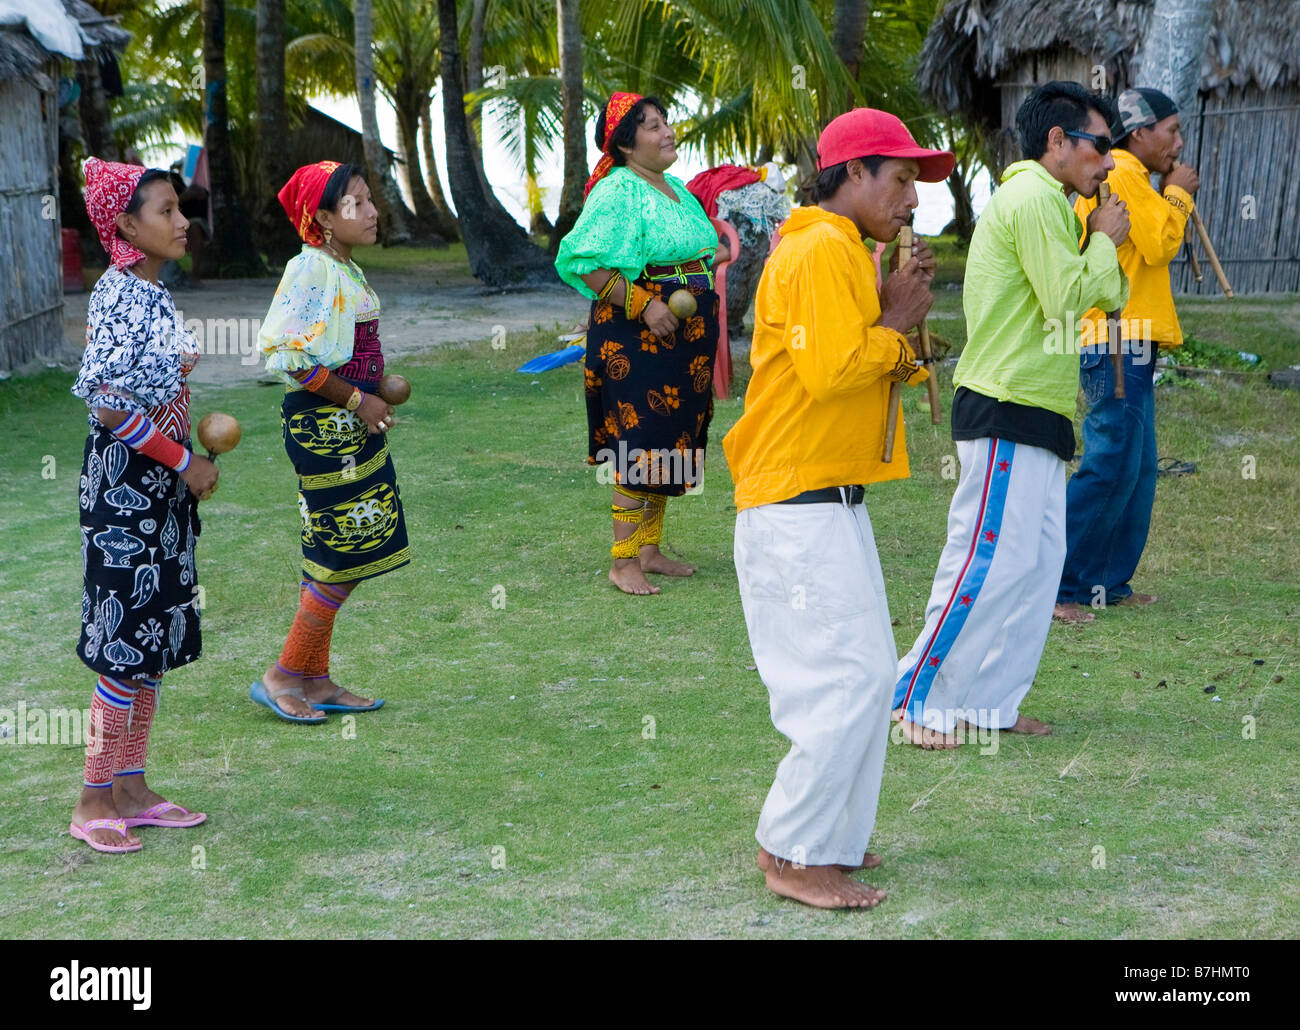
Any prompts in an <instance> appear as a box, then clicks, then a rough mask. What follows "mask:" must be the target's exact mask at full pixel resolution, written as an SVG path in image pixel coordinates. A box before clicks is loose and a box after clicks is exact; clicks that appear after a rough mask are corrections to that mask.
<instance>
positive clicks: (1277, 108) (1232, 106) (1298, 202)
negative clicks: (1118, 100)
mask: <svg viewBox="0 0 1300 1030" xmlns="http://www.w3.org/2000/svg"><path fill="white" fill-rule="evenodd" d="M1183 135H1184V136H1185V137H1186V139H1187V148H1186V150H1185V151H1184V159H1185V160H1186V161H1187V163H1188V164H1190V165H1192V166H1194V167H1195V168H1196V170H1197V172H1198V173H1200V176H1201V189H1200V191H1199V192H1198V193H1197V195H1196V202H1197V207H1198V208H1199V210H1200V212H1201V218H1202V220H1203V221H1204V222H1205V228H1206V230H1207V231H1208V232H1209V235H1210V242H1212V243H1213V244H1214V249H1215V252H1216V253H1217V254H1218V255H1219V263H1220V264H1221V265H1223V270H1224V272H1225V273H1227V276H1228V281H1229V282H1230V283H1231V284H1232V288H1233V289H1234V290H1235V291H1236V292H1237V293H1295V292H1297V291H1300V87H1296V86H1276V87H1274V88H1273V89H1270V90H1268V91H1264V90H1260V89H1257V88H1255V87H1254V86H1250V87H1247V88H1245V89H1237V88H1234V89H1232V90H1230V91H1229V92H1227V93H1226V94H1225V95H1224V96H1222V97H1220V96H1218V95H1215V94H1210V95H1208V96H1206V95H1204V94H1203V95H1202V97H1201V112H1200V114H1199V116H1197V117H1195V118H1193V119H1190V124H1188V125H1186V126H1185V127H1184V129H1183ZM1252 207H1253V210H1252ZM1252 214H1253V216H1254V217H1253V218H1252V217H1250V216H1251V215H1252ZM1188 232H1189V234H1192V235H1194V233H1192V230H1191V227H1190V226H1189V227H1188ZM1196 253H1197V257H1198V258H1199V259H1200V262H1201V274H1202V276H1203V277H1204V281H1203V282H1202V283H1201V284H1200V285H1197V283H1196V280H1195V279H1193V278H1192V273H1191V269H1190V268H1189V267H1188V264H1187V261H1186V249H1184V250H1183V251H1182V252H1180V254H1179V257H1178V259H1177V260H1176V261H1175V262H1174V264H1173V265H1172V266H1171V270H1172V273H1173V283H1174V292H1175V293H1193V294H1211V295H1217V294H1219V293H1220V290H1219V285H1218V282H1217V280H1216V279H1215V278H1214V273H1213V272H1212V271H1211V270H1210V267H1209V263H1208V262H1207V261H1206V260H1205V254H1204V251H1203V250H1202V249H1201V248H1200V246H1199V245H1198V246H1197V250H1196Z"/></svg>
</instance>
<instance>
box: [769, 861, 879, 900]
mask: <svg viewBox="0 0 1300 1030" xmlns="http://www.w3.org/2000/svg"><path fill="white" fill-rule="evenodd" d="M758 867H759V868H760V869H762V870H763V876H764V877H765V878H766V880H767V887H768V890H770V891H771V892H772V893H773V894H779V895H780V896H781V897H783V898H793V899H794V900H795V901H802V902H803V903H804V904H805V905H811V906H812V907H813V908H875V907H876V906H877V905H879V904H880V903H881V902H882V901H884V900H885V898H886V897H888V895H886V894H885V892H884V891H882V890H877V889H876V888H875V887H869V886H867V885H866V884H865V883H858V881H857V880H853V879H850V878H849V877H848V876H845V875H844V873H843V872H841V871H840V869H839V868H838V867H836V866H833V865H808V866H802V867H800V866H797V865H796V864H795V863H794V862H789V861H786V860H784V859H780V858H777V857H776V856H775V855H772V854H769V853H768V852H767V851H766V850H765V849H761V848H760V849H759V852H758Z"/></svg>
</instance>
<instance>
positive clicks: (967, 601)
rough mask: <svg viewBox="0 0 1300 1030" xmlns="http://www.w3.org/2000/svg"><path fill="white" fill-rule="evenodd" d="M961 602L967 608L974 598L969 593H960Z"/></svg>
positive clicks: (973, 601)
mask: <svg viewBox="0 0 1300 1030" xmlns="http://www.w3.org/2000/svg"><path fill="white" fill-rule="evenodd" d="M961 603H962V604H963V605H965V606H966V607H967V608H969V607H970V606H971V605H972V604H974V603H975V598H973V597H971V595H970V594H962V595H961Z"/></svg>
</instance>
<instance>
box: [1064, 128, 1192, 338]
mask: <svg viewBox="0 0 1300 1030" xmlns="http://www.w3.org/2000/svg"><path fill="white" fill-rule="evenodd" d="M1111 153H1112V154H1114V155H1115V167H1114V169H1113V170H1112V171H1111V173H1110V175H1109V176H1107V178H1106V182H1108V183H1109V184H1110V188H1111V191H1112V192H1113V193H1115V194H1117V195H1118V196H1119V199H1120V200H1122V201H1124V203H1126V204H1127V205H1128V213H1129V233H1128V239H1126V240H1125V241H1124V242H1123V243H1121V244H1120V245H1119V264H1120V267H1121V268H1122V269H1124V274H1125V275H1126V276H1128V281H1129V300H1128V304H1127V305H1126V306H1125V308H1124V315H1123V322H1122V324H1121V332H1122V333H1123V335H1124V339H1126V340H1133V339H1137V340H1141V339H1143V338H1144V337H1148V339H1149V341H1152V342H1156V343H1159V344H1160V345H1161V346H1162V347H1166V348H1169V347H1177V346H1178V345H1179V344H1181V343H1182V342H1183V330H1182V327H1181V326H1179V324H1178V312H1176V311H1175V310H1174V294H1173V290H1172V288H1171V287H1170V284H1169V262H1171V261H1173V259H1174V258H1175V257H1177V256H1178V248H1179V247H1181V246H1182V245H1183V230H1184V229H1186V228H1187V219H1188V218H1190V217H1191V214H1192V196H1191V194H1190V193H1188V192H1187V191H1186V190H1184V189H1182V188H1181V187H1179V186H1166V187H1165V192H1164V195H1163V196H1162V195H1161V194H1159V193H1157V192H1156V191H1155V189H1154V188H1153V187H1152V185H1151V173H1150V172H1148V171H1147V169H1146V166H1145V165H1144V164H1143V163H1142V162H1141V161H1139V160H1138V159H1137V158H1136V157H1134V156H1133V155H1132V154H1130V153H1129V152H1128V151H1127V150H1124V149H1122V148H1118V147H1117V148H1116V149H1114V150H1112V151H1111ZM1096 206H1097V200H1096V198H1095V197H1094V198H1093V199H1091V200H1088V199H1085V198H1083V197H1079V198H1078V199H1076V200H1075V202H1074V212H1075V214H1077V215H1078V216H1079V221H1081V222H1083V224H1084V225H1085V226H1086V225H1087V224H1088V215H1090V214H1091V213H1092V211H1093V209H1094V208H1095V207H1096ZM1085 238H1086V235H1085ZM1105 318H1106V316H1105V315H1104V314H1103V313H1102V312H1101V311H1099V310H1098V309H1097V308H1093V309H1092V310H1091V311H1089V312H1088V313H1087V314H1086V315H1084V316H1083V320H1084V321H1085V322H1091V323H1092V326H1091V327H1089V328H1085V332H1084V339H1083V341H1082V343H1083V345H1084V346H1088V345H1091V344H1094V343H1101V342H1103V341H1104V340H1105V339H1106V336H1105V333H1106V329H1105V325H1104V321H1105ZM1148 323H1149V324H1148Z"/></svg>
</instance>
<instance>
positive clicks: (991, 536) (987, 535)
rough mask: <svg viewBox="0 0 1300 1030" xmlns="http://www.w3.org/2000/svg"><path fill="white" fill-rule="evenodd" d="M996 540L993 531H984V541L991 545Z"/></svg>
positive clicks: (996, 536)
mask: <svg viewBox="0 0 1300 1030" xmlns="http://www.w3.org/2000/svg"><path fill="white" fill-rule="evenodd" d="M997 538H998V535H997V534H996V533H995V532H993V530H991V529H986V530H985V531H984V539H985V540H987V541H988V542H989V543H993V541H994V540H996V539H997Z"/></svg>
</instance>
